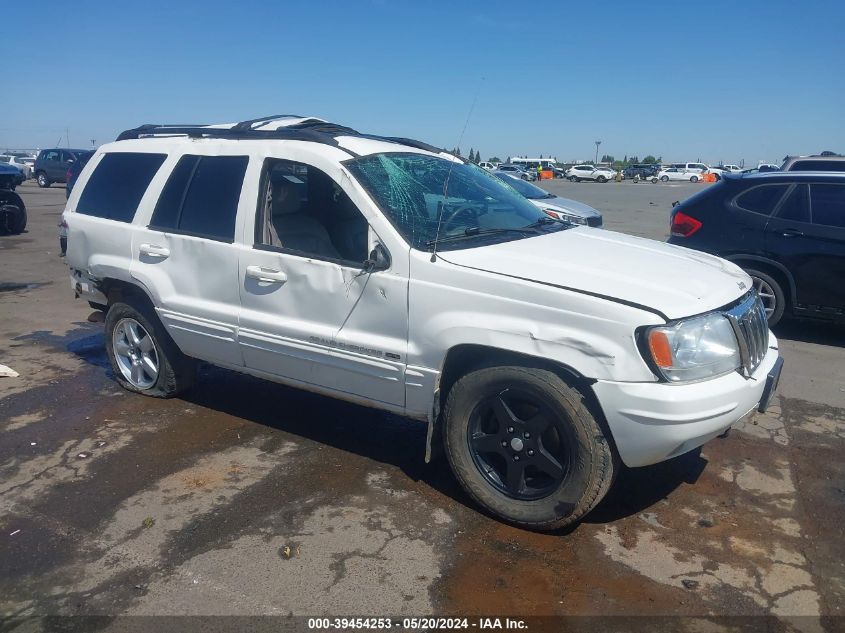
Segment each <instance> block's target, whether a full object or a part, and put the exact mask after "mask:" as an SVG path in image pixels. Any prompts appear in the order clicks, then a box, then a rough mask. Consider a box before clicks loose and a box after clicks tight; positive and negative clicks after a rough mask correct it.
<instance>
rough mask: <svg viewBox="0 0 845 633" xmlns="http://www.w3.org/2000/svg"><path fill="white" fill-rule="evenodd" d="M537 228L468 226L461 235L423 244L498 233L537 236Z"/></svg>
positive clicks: (448, 236)
mask: <svg viewBox="0 0 845 633" xmlns="http://www.w3.org/2000/svg"><path fill="white" fill-rule="evenodd" d="M549 220H551V221H552V222H556V220H552V219H551V218H549ZM537 226H539V225H537V224H536V223H535V224H533V225H529V226H523V227H520V228H505V227H497V228H492V229H482V228H479V227H477V226H468V227H467V228H466V229H464V232H463V233H457V234H455V235H447V236H445V237H441V238H440V239H438V240H428V241H427V242H426V243H425V245H426V246H432V245H434V242H435V241H436V242H437V243H438V244H439V243H440V242H457V241H460V240H466V239H469V238H473V237H479V236H484V235H496V234H498V233H520V234H521V235H539V233H538V232H537V231H536V230H534V229H535V228H537Z"/></svg>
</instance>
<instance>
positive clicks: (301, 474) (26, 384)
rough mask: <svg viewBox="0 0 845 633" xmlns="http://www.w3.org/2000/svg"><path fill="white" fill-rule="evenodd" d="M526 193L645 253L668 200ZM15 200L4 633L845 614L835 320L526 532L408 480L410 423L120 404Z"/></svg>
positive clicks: (221, 405)
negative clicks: (393, 619)
mask: <svg viewBox="0 0 845 633" xmlns="http://www.w3.org/2000/svg"><path fill="white" fill-rule="evenodd" d="M548 187H549V188H556V191H558V190H559V191H558V192H559V193H561V194H562V195H565V196H567V197H573V198H578V199H582V200H584V201H585V202H587V203H590V204H594V205H595V206H600V207H601V208H602V209H603V210H605V219H606V223H607V226H608V228H611V229H613V230H623V231H627V232H631V233H636V234H645V235H649V236H651V237H654V238H656V239H662V238H663V236H664V233H663V232H665V225H666V221H665V216H666V210H667V209H668V208H669V206H670V202H671V200H674V199H677V198H683V197H684V196H685V195H688V194H684V193H683V192H679V191H678V188H677V187H676V188H673V189H671V190H669V189H661V188H659V187H652V188H648V187H639V188H636V187H634V186H632V185H627V184H623V185H618V186H617V185H615V184H610V185H607V186H604V187H601V188H598V187H591V186H590V185H573V184H571V183H551V184H550V185H548ZM695 188H696V187H694V186H691V188H690V190H691V191H692V190H695ZM20 191H21V192H22V194H23V197H24V199H25V201H26V203H27V205H28V208H29V211H30V227H29V230H28V232H27V233H25V234H23V235H21V236H13V237H9V236H4V237H0V257H2V258H3V262H4V266H3V267H2V270H0V281H4V282H23V283H26V284H41V285H36V286H34V287H29V288H25V289H22V290H17V291H12V292H3V293H0V308H1V309H2V315H3V318H2V320H0V362H2V363H3V364H6V365H9V366H11V367H12V368H13V369H16V370H17V371H18V372H19V373H20V374H21V375H20V377H19V378H0V561H2V563H3V564H2V565H0V614H2V616H4V617H7V618H9V617H25V616H29V615H57V614H61V615H74V614H85V615H117V614H135V615H161V614H194V615H255V614H277V615H290V614H293V615H375V616H378V615H394V616H396V615H403V614H407V615H430V614H455V615H506V614H507V615H523V616H525V615H560V614H566V615H576V614H577V615H584V614H601V615H679V614H686V615H699V616H714V615H740V616H741V615H763V614H768V615H779V616H843V615H845V539H843V525H845V466H843V462H842V452H843V448H845V350H843V344H845V330H843V329H842V328H839V329H837V328H834V327H832V326H826V325H816V324H812V325H808V324H802V323H787V324H785V325H784V326H783V327H782V328H778V330H777V332H776V333H777V334H778V336H779V339H780V341H781V349H782V354H783V356H784V357H785V359H786V367H785V371H784V376H783V379H782V381H781V387H780V390H779V393H778V395H777V397H776V398H775V400H774V402H773V405H772V407H771V408H770V410H769V411H768V412H767V413H766V414H753V415H751V416H749V417H748V418H746V419H745V420H743V421H742V422H741V423H740V424H738V425H737V427H736V428H735V430H734V431H733V432H732V433H731V434H730V436H729V437H728V438H726V439H717V440H714V441H712V442H710V443H708V444H706V445H705V446H704V447H703V448H702V449H701V450H700V451H696V452H693V453H691V454H688V455H685V456H681V457H679V458H677V459H674V460H672V461H670V462H667V463H664V464H659V465H656V466H652V467H649V468H642V469H631V470H628V469H623V470H622V471H621V472H620V474H619V476H618V478H617V481H616V482H615V484H614V486H613V488H612V490H611V492H610V494H609V495H608V497H607V498H606V500H605V501H604V502H603V503H602V504H601V505H600V506H599V507H598V508H596V509H595V510H594V511H593V512H592V513H591V514H590V515H588V516H587V517H586V519H585V520H584V521H583V522H582V523H581V524H580V525H578V526H576V527H574V528H572V529H570V530H567V531H564V532H561V533H557V534H537V533H531V532H526V531H523V530H519V529H516V528H512V527H509V526H506V525H503V524H501V523H499V522H497V521H495V520H493V519H491V518H489V517H487V516H485V515H484V514H483V513H481V512H480V511H479V510H478V509H477V508H476V507H474V506H473V505H472V503H471V502H470V501H469V500H468V499H467V497H466V496H465V495H464V494H463V493H462V492H461V491H460V489H459V488H458V486H457V485H456V483H455V481H454V480H453V478H452V477H451V475H450V474H449V472H448V468H447V467H446V464H445V463H444V462H442V461H441V462H436V463H434V464H430V465H425V464H424V463H423V446H424V438H425V428H424V427H423V426H422V425H420V424H418V423H415V422H412V421H409V420H405V419H402V418H399V417H396V416H392V415H388V414H384V413H379V412H376V411H372V410H368V409H364V408H361V407H357V406H354V405H350V404H346V403H342V402H337V401H332V400H329V399H326V398H322V397H319V396H316V395H313V394H308V393H305V392H300V391H296V390H293V389H288V388H285V387H281V386H278V385H274V384H271V383H266V382H262V381H259V380H256V379H253V378H249V377H246V376H241V375H237V374H233V373H231V372H228V371H224V370H220V369H216V368H211V367H206V368H204V369H203V371H202V375H201V379H200V381H199V384H198V386H197V388H195V389H194V390H192V391H191V392H189V393H188V394H186V396H185V397H184V398H179V399H174V400H168V401H159V400H154V399H150V398H144V397H141V396H136V395H132V394H129V393H126V392H124V391H123V390H121V389H120V388H119V387H118V386H117V384H116V383H115V382H114V381H113V380H112V377H111V375H110V370H109V369H108V363H107V361H106V357H105V352H104V350H103V347H102V346H103V340H102V325H101V324H100V323H91V322H89V321H88V320H87V317H88V316H89V314H90V312H91V311H90V309H89V308H88V306H87V305H85V304H83V303H81V302H80V301H74V300H73V298H72V295H71V291H70V288H69V285H68V283H67V281H66V268H65V266H64V264H63V263H62V261H61V259H59V258H58V257H57V255H56V250H57V246H58V242H57V237H56V232H55V224H56V222H57V218H58V213H59V212H60V211H61V209H62V208H63V203H64V193H63V190H62V189H60V188H59V187H54V188H51V189H46V190H40V189H37V188H36V187H34V186H30V185H26V186H24V187H22V188H21V189H20ZM590 196H592V198H591V197H590ZM613 196H618V198H614V197H613ZM660 196H663V197H662V198H661V197H660ZM650 201H656V204H654V205H649V202H650ZM630 209H634V212H630ZM637 209H642V211H641V212H636V210H637ZM814 622H816V623H817V624H818V626H819V627H820V628H821V629H827V630H834V628H835V627H836V626H837V625H838V622H840V620H838V619H834V620H820V621H814ZM799 628H800V627H799Z"/></svg>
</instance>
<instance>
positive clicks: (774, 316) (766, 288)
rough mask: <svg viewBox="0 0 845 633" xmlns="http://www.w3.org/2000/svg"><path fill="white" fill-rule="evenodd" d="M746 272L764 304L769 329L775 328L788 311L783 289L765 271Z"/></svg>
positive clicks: (749, 270) (749, 269)
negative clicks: (786, 310)
mask: <svg viewBox="0 0 845 633" xmlns="http://www.w3.org/2000/svg"><path fill="white" fill-rule="evenodd" d="M745 272H746V273H748V275H749V276H750V277H751V281H752V286H753V288H754V289H755V290H756V291H757V294H758V295H759V296H760V300H761V301H762V302H763V307H764V308H765V309H766V318H768V320H769V327H774V326H775V325H777V324H778V322H779V321H780V320H781V319H782V318H783V313H784V310H785V309H786V295H785V293H784V292H783V288H781V285H780V283H778V281H777V280H776V279H774V278H773V277H772V276H771V275H769V274H767V273H764V272H763V271H760V270H755V269H753V268H746V269H745Z"/></svg>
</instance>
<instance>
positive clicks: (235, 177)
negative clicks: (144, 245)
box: [149, 155, 249, 242]
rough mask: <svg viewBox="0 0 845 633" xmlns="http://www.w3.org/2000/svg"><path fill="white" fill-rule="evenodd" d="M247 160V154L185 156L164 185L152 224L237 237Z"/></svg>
mask: <svg viewBox="0 0 845 633" xmlns="http://www.w3.org/2000/svg"><path fill="white" fill-rule="evenodd" d="M248 163H249V157H248V156H192V155H186V156H183V157H182V158H181V159H179V162H178V163H177V164H176V167H175V168H174V169H173V172H172V173H171V174H170V178H168V179H167V183H166V184H165V185H164V189H163V190H162V192H161V196H159V199H158V203H157V204H156V208H155V210H154V211H153V217H152V218H151V219H150V227H149V228H151V229H156V230H160V231H173V232H174V233H186V234H188V235H196V236H198V237H205V238H209V239H212V240H219V241H221V242H232V241H234V239H235V216H236V215H237V212H238V201H239V200H240V197H241V188H242V187H243V181H244V174H245V173H246V167H247V164H248Z"/></svg>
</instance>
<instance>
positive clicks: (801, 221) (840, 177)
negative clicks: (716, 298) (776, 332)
mask: <svg viewBox="0 0 845 633" xmlns="http://www.w3.org/2000/svg"><path fill="white" fill-rule="evenodd" d="M671 229H672V236H671V237H670V238H669V242H670V243H671V244H678V245H680V246H686V247H688V248H694V249H697V250H701V251H705V252H708V253H712V254H714V255H719V256H720V257H724V258H725V259H729V260H731V261H733V262H734V263H736V264H737V265H739V266H741V267H742V268H743V269H745V272H747V273H748V274H749V275H750V276H751V278H752V280H753V281H754V287H755V288H756V289H757V292H758V293H759V294H760V298H761V299H762V300H763V304H764V306H765V308H766V314H767V315H768V317H769V324H770V325H774V324H775V323H777V322H778V321H779V320H780V319H781V317H782V316H783V315H784V314H786V315H789V314H794V315H803V316H812V317H814V318H824V319H833V320H836V321H843V322H845V284H843V283H842V280H843V279H845V174H835V173H819V172H814V173H807V172H782V171H778V172H773V173H763V174H760V173H758V174H742V175H740V176H727V177H725V178H724V179H723V180H722V181H721V182H719V183H716V184H715V185H712V186H711V187H708V188H707V189H705V190H703V191H702V192H700V193H698V194H696V195H694V196H693V197H691V198H689V199H687V200H685V201H683V202H681V203H680V204H679V205H677V206H676V207H675V208H674V209H673V210H672V215H671Z"/></svg>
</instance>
